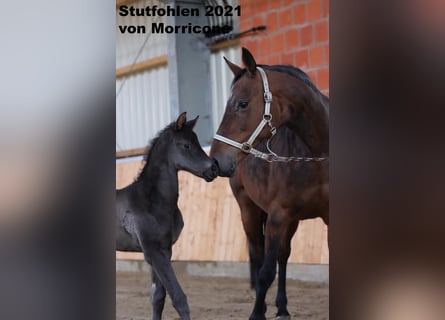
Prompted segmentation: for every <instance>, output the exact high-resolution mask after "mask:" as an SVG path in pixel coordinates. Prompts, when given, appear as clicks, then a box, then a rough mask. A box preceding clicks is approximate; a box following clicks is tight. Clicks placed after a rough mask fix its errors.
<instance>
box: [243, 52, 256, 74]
mask: <svg viewBox="0 0 445 320" xmlns="http://www.w3.org/2000/svg"><path fill="white" fill-rule="evenodd" d="M242 59H243V63H244V65H245V66H246V69H247V73H248V74H249V76H251V77H253V76H255V73H256V62H255V59H254V58H253V56H252V54H251V53H250V51H249V50H247V49H246V48H243V57H242Z"/></svg>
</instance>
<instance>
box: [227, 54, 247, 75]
mask: <svg viewBox="0 0 445 320" xmlns="http://www.w3.org/2000/svg"><path fill="white" fill-rule="evenodd" d="M223 58H224V60H225V61H226V63H227V65H228V66H229V68H230V70H231V71H232V73H233V75H234V76H236V75H237V74H239V73H240V72H241V71H243V69H242V68H241V67H240V66H237V65H236V64H234V63H232V62H230V61H229V60H227V59H226V57H223Z"/></svg>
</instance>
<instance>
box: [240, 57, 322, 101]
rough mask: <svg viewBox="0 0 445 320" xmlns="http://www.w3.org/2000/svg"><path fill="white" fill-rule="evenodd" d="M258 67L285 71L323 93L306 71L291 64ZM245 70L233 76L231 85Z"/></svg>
mask: <svg viewBox="0 0 445 320" xmlns="http://www.w3.org/2000/svg"><path fill="white" fill-rule="evenodd" d="M258 66H259V67H261V68H263V69H264V70H271V71H278V72H282V73H286V74H288V75H290V76H293V77H294V78H297V79H298V80H301V81H303V82H304V83H305V84H306V85H307V86H308V87H309V88H311V89H312V90H313V91H314V92H315V93H318V94H321V95H323V94H322V93H321V92H320V90H318V88H317V87H316V86H315V84H314V83H313V82H312V80H311V78H310V77H309V76H308V75H307V73H306V72H304V71H303V70H301V69H300V68H297V67H294V66H291V65H286V66H285V65H273V66H269V65H263V64H259V65H258ZM246 72H247V70H246V69H243V70H242V71H241V72H239V73H238V74H237V75H235V78H234V79H233V81H232V86H233V84H234V83H235V82H237V81H238V80H239V79H240V78H241V77H242V76H243V75H244V74H245V73H246Z"/></svg>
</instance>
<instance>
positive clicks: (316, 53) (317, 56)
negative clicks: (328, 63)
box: [309, 46, 324, 68]
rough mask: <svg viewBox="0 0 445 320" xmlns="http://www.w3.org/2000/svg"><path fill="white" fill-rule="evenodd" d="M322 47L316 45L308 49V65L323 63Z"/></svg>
mask: <svg viewBox="0 0 445 320" xmlns="http://www.w3.org/2000/svg"><path fill="white" fill-rule="evenodd" d="M323 61H324V59H323V47H321V46H318V47H314V48H311V49H309V62H310V63H309V66H310V67H311V68H314V67H319V66H321V65H323Z"/></svg>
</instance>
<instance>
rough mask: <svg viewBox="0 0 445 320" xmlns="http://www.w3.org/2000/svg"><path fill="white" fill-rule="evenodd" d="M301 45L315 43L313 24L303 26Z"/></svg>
mask: <svg viewBox="0 0 445 320" xmlns="http://www.w3.org/2000/svg"><path fill="white" fill-rule="evenodd" d="M300 36H301V38H300V45H301V46H303V47H306V46H309V45H311V44H312V43H313V30H312V25H311V24H310V25H308V26H305V27H303V28H301V35H300Z"/></svg>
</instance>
